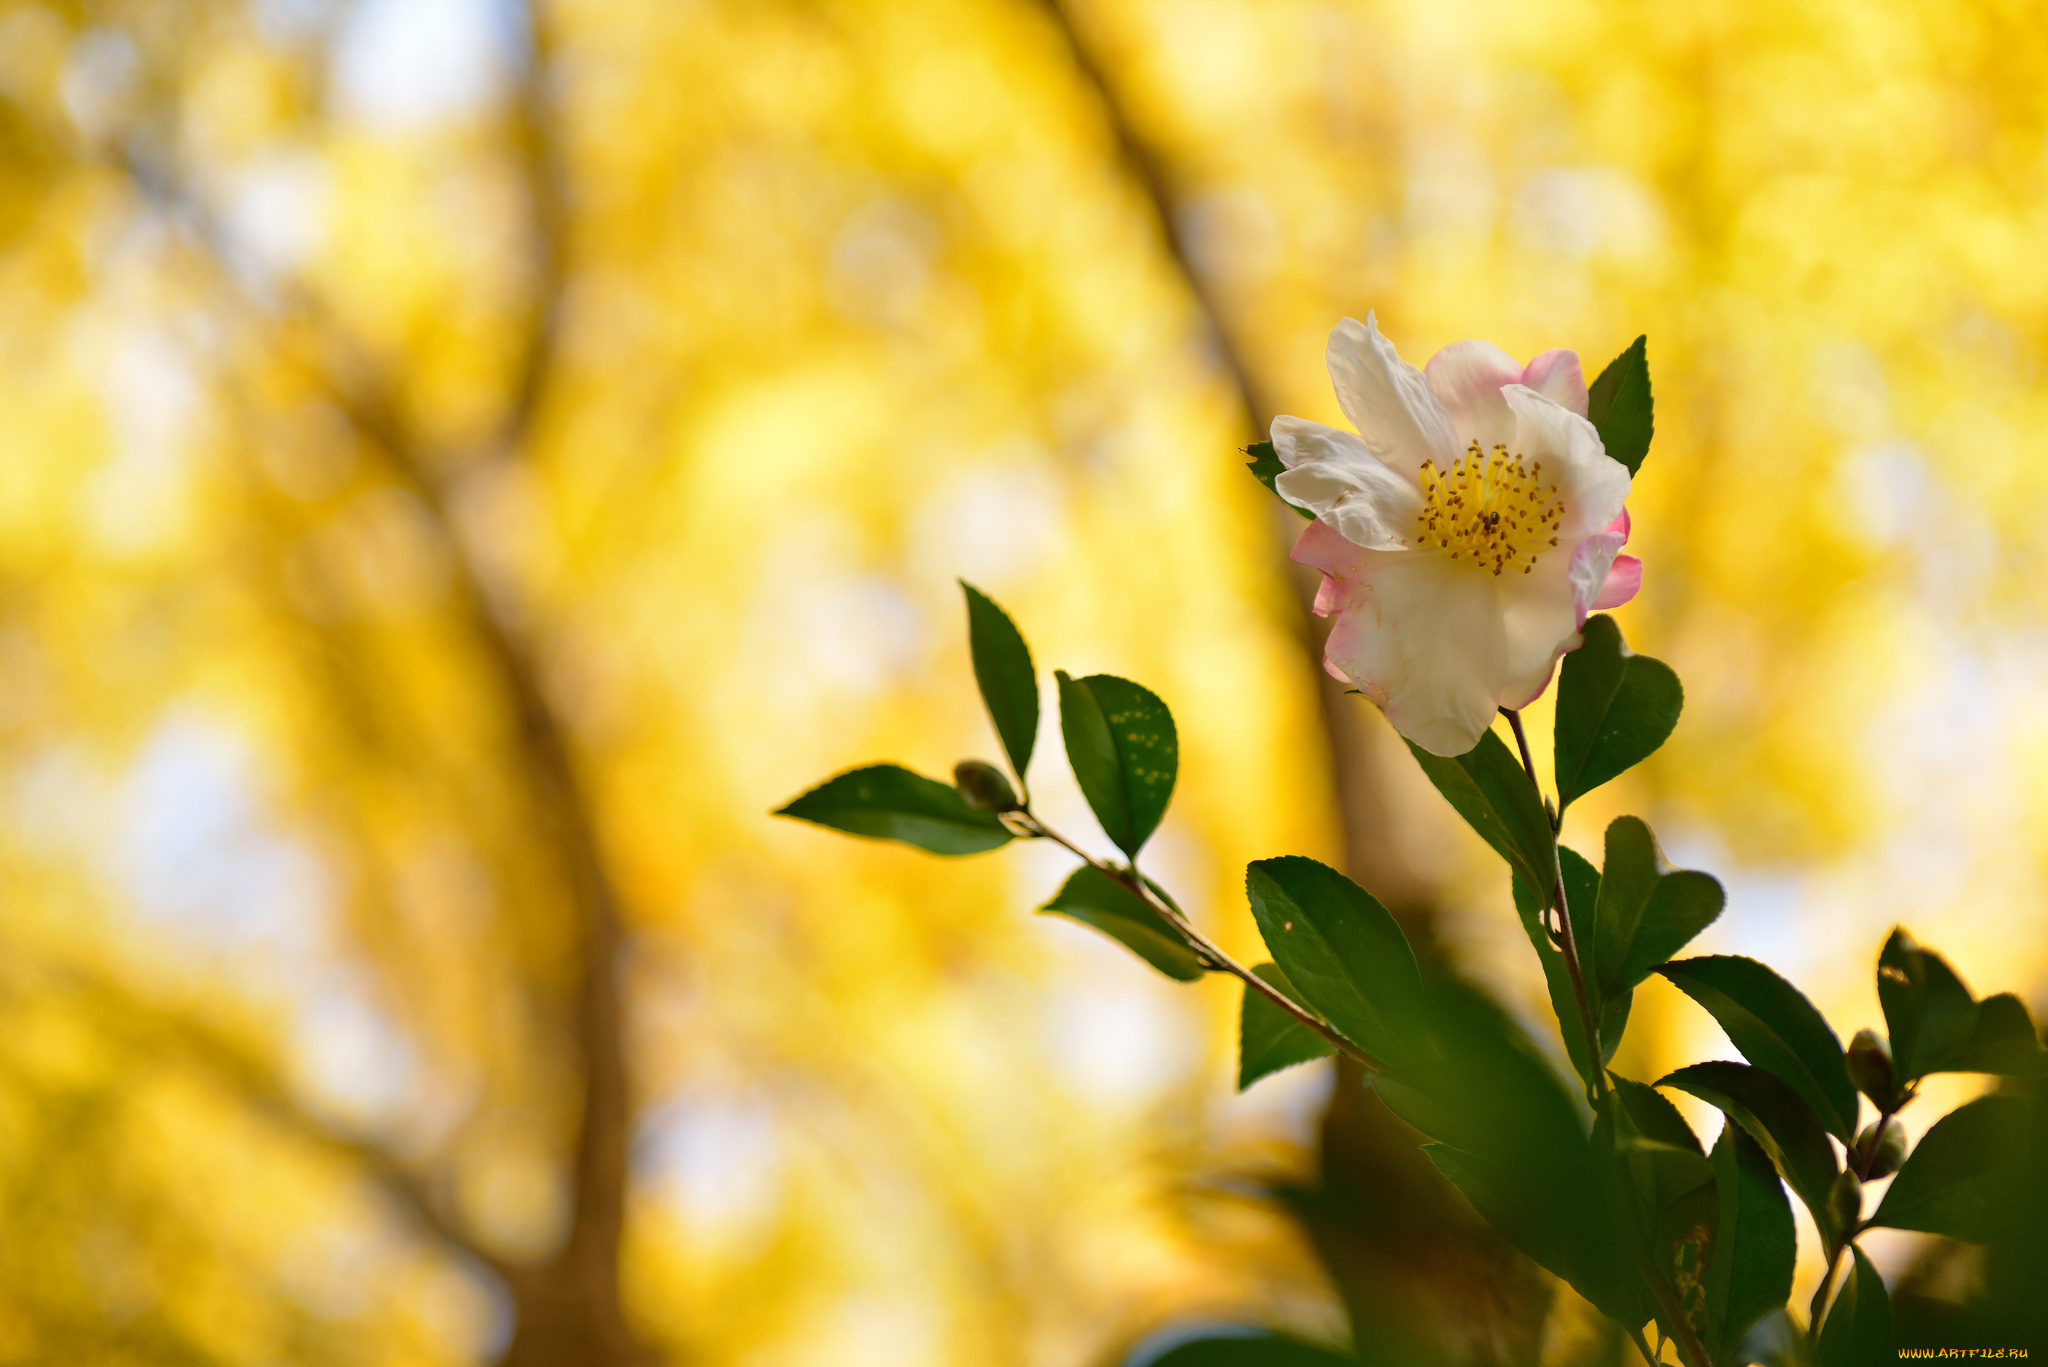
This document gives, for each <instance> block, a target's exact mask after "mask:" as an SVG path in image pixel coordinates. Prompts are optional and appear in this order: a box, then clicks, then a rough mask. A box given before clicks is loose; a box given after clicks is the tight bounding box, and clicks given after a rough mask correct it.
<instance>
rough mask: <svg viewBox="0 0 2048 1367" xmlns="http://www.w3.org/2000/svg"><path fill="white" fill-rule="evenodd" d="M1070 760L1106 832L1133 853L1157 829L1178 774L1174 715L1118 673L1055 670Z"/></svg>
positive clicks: (1062, 725) (1082, 792)
mask: <svg viewBox="0 0 2048 1367" xmlns="http://www.w3.org/2000/svg"><path fill="white" fill-rule="evenodd" d="M1054 677H1055V678H1056V679H1057V680H1058V682H1059V688H1060V730H1061V733H1062V735H1063V736H1064V737H1065V739H1066V743H1067V761H1068V762H1069V763H1070V764H1072V765H1073V768H1074V778H1075V780H1076V781H1077V782H1078V783H1079V784H1080V785H1081V795H1082V796H1083V797H1085V798H1087V799H1088V807H1089V810H1090V811H1092V812H1094V813H1095V819H1096V820H1097V821H1098V822H1100V823H1101V824H1102V832H1103V834H1104V835H1107V836H1108V837H1109V838H1110V841H1111V842H1112V843H1113V844H1115V845H1116V847H1117V848H1118V849H1120V850H1122V851H1123V852H1124V853H1125V854H1128V855H1136V854H1137V852H1138V850H1139V849H1140V848H1141V847H1142V846H1143V845H1144V843H1145V842H1146V841H1147V840H1149V839H1151V837H1152V832H1153V831H1154V830H1156V829H1158V827H1159V819H1160V818H1161V817H1163V816H1165V815H1166V804H1167V803H1168V802H1169V801H1170V800H1171V799H1172V797H1173V783H1174V779H1175V777H1176V776H1177V775H1178V774H1179V772H1180V736H1179V733H1178V732H1177V731H1176V730H1175V729H1174V725H1173V713H1172V712H1170V711H1168V710H1167V707H1166V704H1165V703H1163V702H1161V701H1160V700H1159V698H1158V697H1157V695H1155V694H1154V693H1152V692H1151V690H1149V689H1146V688H1142V687H1140V686H1139V685H1137V684H1134V683H1132V682H1131V681H1130V680H1129V679H1119V678H1117V677H1116V676H1115V675H1113V674H1091V675H1089V676H1088V677H1087V678H1085V679H1076V678H1072V677H1070V676H1069V675H1068V674H1067V673H1066V671H1065V670H1057V671H1055V672H1054Z"/></svg>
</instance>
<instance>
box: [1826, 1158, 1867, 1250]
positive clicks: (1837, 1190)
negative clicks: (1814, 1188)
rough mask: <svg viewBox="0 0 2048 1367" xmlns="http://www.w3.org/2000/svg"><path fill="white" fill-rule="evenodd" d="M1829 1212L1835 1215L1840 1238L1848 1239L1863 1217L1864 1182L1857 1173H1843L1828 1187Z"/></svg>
mask: <svg viewBox="0 0 2048 1367" xmlns="http://www.w3.org/2000/svg"><path fill="white" fill-rule="evenodd" d="M1828 1214H1829V1215H1831V1216H1833V1217H1834V1221H1835V1229H1836V1230H1837V1231H1838V1233H1837V1235H1836V1237H1837V1238H1838V1239H1847V1238H1848V1237H1849V1234H1850V1232H1851V1231H1852V1230H1854V1229H1855V1228H1856V1222H1857V1221H1858V1220H1861V1219H1862V1218H1863V1183H1862V1181H1861V1180H1860V1179H1858V1177H1857V1176H1856V1174H1855V1173H1853V1172H1845V1173H1843V1174H1842V1175H1841V1176H1840V1177H1837V1178H1836V1179H1835V1184H1834V1185H1833V1186H1832V1187H1829V1188H1828Z"/></svg>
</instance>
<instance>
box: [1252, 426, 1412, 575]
mask: <svg viewBox="0 0 2048 1367" xmlns="http://www.w3.org/2000/svg"><path fill="white" fill-rule="evenodd" d="M1273 449H1274V451H1275V452H1277V453H1278V454H1279V456H1280V462H1281V464H1283V465H1285V466H1287V467H1288V468H1287V469H1286V470H1284V471H1282V472H1281V474H1280V477H1279V478H1278V479H1276V480H1274V481H1273V487H1274V488H1275V489H1277V490H1278V491H1279V493H1280V497H1282V498H1284V499H1286V500H1287V501H1288V502H1289V503H1292V504H1294V505H1295V506H1296V507H1297V508H1306V509H1308V510H1309V511H1310V512H1312V513H1314V514H1315V515H1316V516H1317V517H1318V518H1319V519H1321V520H1322V521H1325V522H1328V523H1329V524H1330V525H1331V526H1333V527H1335V528H1336V529H1337V530H1338V531H1339V532H1342V533H1343V534H1344V537H1345V539H1346V540H1348V541H1350V542H1352V543H1353V544H1354V545H1358V546H1363V547H1365V548H1366V549H1368V550H1376V551H1396V550H1401V549H1402V548H1404V547H1405V546H1407V544H1408V534H1409V533H1410V532H1411V531H1413V530H1414V528H1415V518H1416V516H1417V514H1419V513H1420V512H1421V511H1422V490H1421V489H1420V488H1418V487H1417V486H1416V485H1415V483H1414V482H1413V481H1411V480H1407V479H1403V478H1402V477H1401V476H1400V475H1398V474H1396V473H1394V472H1393V471H1392V470H1390V469H1388V468H1387V467H1386V465H1385V464H1383V463H1382V462H1381V461H1380V459H1379V457H1377V456H1375V455H1374V454H1373V453H1372V452H1371V451H1369V450H1367V449H1366V446H1365V443H1364V442H1363V441H1362V440H1360V439H1359V438H1357V437H1354V436H1352V435H1351V434H1350V433H1349V432H1344V431H1340V430H1339V429H1337V428H1334V427H1325V426H1323V425H1322V424H1321V423H1319V422H1310V421H1308V420H1307V419H1305V418H1275V419H1273Z"/></svg>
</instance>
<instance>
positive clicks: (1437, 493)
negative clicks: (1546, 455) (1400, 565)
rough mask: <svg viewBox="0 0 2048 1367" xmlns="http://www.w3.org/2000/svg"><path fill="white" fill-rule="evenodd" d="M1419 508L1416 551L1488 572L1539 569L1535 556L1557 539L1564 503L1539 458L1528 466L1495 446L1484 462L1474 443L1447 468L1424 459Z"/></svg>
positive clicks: (1525, 571) (1504, 448)
mask: <svg viewBox="0 0 2048 1367" xmlns="http://www.w3.org/2000/svg"><path fill="white" fill-rule="evenodd" d="M1420 479H1421V481H1422V494H1423V499H1424V503H1423V508H1422V514H1421V516H1419V517H1418V518H1417V519H1416V528H1415V530H1416V536H1415V547H1416V549H1417V550H1439V551H1444V552H1447V553H1448V554H1449V555H1450V557H1451V559H1453V560H1465V561H1470V562H1471V563H1473V564H1475V565H1477V566H1479V567H1480V568H1481V569H1485V570H1491V571H1493V573H1494V574H1495V576H1499V575H1501V574H1503V573H1505V572H1506V571H1507V570H1508V569H1509V568H1510V567H1512V566H1515V565H1520V566H1521V567H1522V573H1523V574H1528V573H1529V572H1530V571H1531V570H1533V569H1535V568H1536V560H1537V557H1538V556H1540V555H1542V554H1543V553H1544V552H1545V551H1547V550H1549V549H1550V548H1551V547H1553V546H1555V545H1556V544H1557V529H1558V527H1559V526H1561V525H1562V524H1563V522H1564V504H1563V503H1562V502H1561V501H1560V500H1559V499H1558V497H1557V486H1556V485H1555V484H1551V485H1545V484H1544V483H1543V462H1542V461H1540V460H1539V461H1537V462H1536V463H1535V464H1533V465H1531V466H1529V467H1527V468H1526V469H1525V468H1524V467H1523V465H1522V458H1521V457H1520V456H1513V457H1510V456H1509V455H1508V448H1507V447H1505V446H1496V447H1494V448H1493V455H1492V457H1491V459H1489V458H1488V457H1487V456H1486V455H1484V454H1483V453H1482V452H1481V451H1480V449H1479V443H1478V442H1476V441H1475V442H1473V443H1472V448H1471V449H1470V450H1469V451H1467V452H1466V453H1465V454H1464V455H1462V456H1460V457H1458V461H1457V464H1455V465H1453V466H1452V467H1451V468H1450V469H1449V470H1447V471H1440V470H1438V469H1437V468H1436V462H1435V461H1433V460H1426V461H1424V462H1423V463H1422V471H1421V475H1420Z"/></svg>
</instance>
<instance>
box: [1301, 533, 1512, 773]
mask: <svg viewBox="0 0 2048 1367" xmlns="http://www.w3.org/2000/svg"><path fill="white" fill-rule="evenodd" d="M1359 586H1360V588H1359V592H1358V594H1357V601H1356V603H1355V606H1352V607H1351V608H1349V609H1348V610H1347V611H1345V612H1344V613H1342V614H1341V615H1340V616H1339V617H1338V618H1337V625H1336V627H1335V628H1333V629H1332V630H1331V632H1330V639H1329V641H1328V643H1327V644H1326V646H1325V647H1324V659H1325V660H1326V662H1327V663H1328V664H1330V665H1333V666H1335V668H1336V669H1338V670H1341V671H1342V672H1343V675H1344V677H1345V678H1347V679H1349V680H1350V681H1351V682H1352V683H1353V684H1354V685H1355V686H1356V687H1357V688H1358V690H1359V691H1360V692H1362V693H1364V694H1365V695H1366V696H1367V697H1368V698H1371V699H1372V700H1373V701H1374V702H1376V703H1378V704H1379V705H1380V706H1381V707H1382V708H1384V709H1385V710H1386V714H1387V720H1388V721H1391V722H1392V723H1393V724H1394V729H1395V730H1397V731H1399V732H1400V733H1401V734H1402V735H1404V736H1406V737H1407V738H1408V739H1409V740H1412V741H1414V742H1415V743H1416V744H1417V745H1419V746H1421V747H1422V748H1423V749H1425V750H1427V751H1429V752H1430V753H1431V754H1435V755H1462V754H1464V753H1465V752H1466V751H1468V750H1470V749H1471V748H1472V747H1473V746H1474V745H1477V744H1478V743H1479V737H1480V735H1481V734H1482V733H1483V732H1484V731H1485V730H1486V728H1487V727H1488V726H1489V725H1491V724H1492V722H1493V715H1494V708H1495V700H1496V699H1497V698H1498V697H1499V696H1500V690H1501V683H1502V679H1503V676H1504V675H1505V673H1506V666H1507V644H1506V641H1505V640H1504V638H1503V635H1502V630H1501V610H1500V601H1499V594H1498V592H1497V590H1496V588H1495V580H1494V577H1493V576H1492V575H1489V574H1486V573H1484V572H1483V571H1480V570H1478V569H1477V568H1476V567H1474V566H1471V565H1461V564H1456V563H1454V562H1452V561H1450V560H1447V559H1445V558H1444V557H1443V556H1440V555H1424V554H1418V553H1415V552H1409V553H1407V554H1405V555H1384V556H1374V557H1373V563H1371V564H1369V565H1368V566H1367V567H1366V570H1365V573H1364V575H1363V576H1362V578H1361V579H1360V581H1359Z"/></svg>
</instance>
